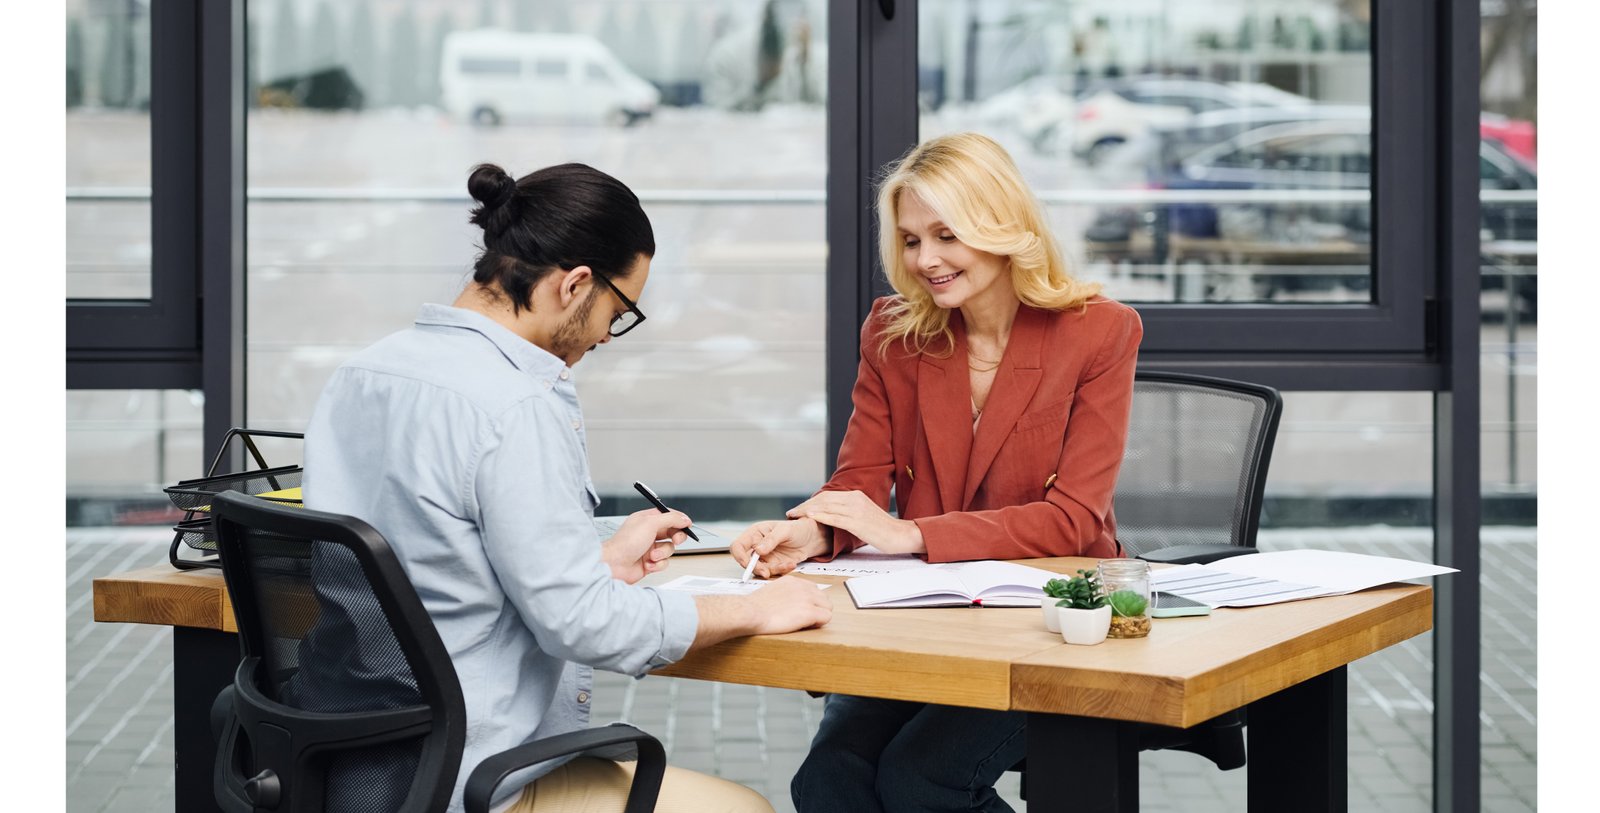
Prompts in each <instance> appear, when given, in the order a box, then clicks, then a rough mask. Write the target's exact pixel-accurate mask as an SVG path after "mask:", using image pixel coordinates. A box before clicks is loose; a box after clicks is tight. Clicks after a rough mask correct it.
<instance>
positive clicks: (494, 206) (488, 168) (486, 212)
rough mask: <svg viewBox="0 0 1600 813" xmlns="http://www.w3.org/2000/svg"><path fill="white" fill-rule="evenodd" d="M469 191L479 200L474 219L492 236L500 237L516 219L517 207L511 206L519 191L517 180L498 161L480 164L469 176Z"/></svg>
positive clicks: (472, 219) (473, 215) (485, 232)
mask: <svg viewBox="0 0 1600 813" xmlns="http://www.w3.org/2000/svg"><path fill="white" fill-rule="evenodd" d="M467 193H468V194H470V195H472V199H473V200H476V201H478V203H479V206H478V208H476V209H473V210H472V217H471V223H472V224H473V225H475V226H479V227H481V228H482V229H483V231H484V234H485V235H487V236H489V237H490V238H493V237H497V236H499V235H500V233H501V232H504V231H505V230H506V227H508V226H510V225H511V223H512V222H513V221H514V220H515V219H516V212H515V211H513V210H514V209H516V208H517V207H515V206H509V205H507V204H509V203H511V201H512V200H513V199H515V198H516V195H517V181H516V179H515V178H512V177H511V176H510V175H509V174H508V173H507V172H506V171H505V170H504V169H501V168H500V167H499V166H497V165H495V164H479V165H477V166H475V167H473V168H472V174H471V175H470V176H468V177H467Z"/></svg>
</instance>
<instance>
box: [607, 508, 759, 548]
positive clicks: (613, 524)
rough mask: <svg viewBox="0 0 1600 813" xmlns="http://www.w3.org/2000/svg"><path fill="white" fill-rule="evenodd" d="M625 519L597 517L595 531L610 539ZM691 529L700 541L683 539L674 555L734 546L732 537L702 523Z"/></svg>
mask: <svg viewBox="0 0 1600 813" xmlns="http://www.w3.org/2000/svg"><path fill="white" fill-rule="evenodd" d="M625 519H627V517H625V516H612V517H595V518H594V531H595V533H597V534H599V535H600V538H601V539H610V538H611V537H612V536H615V535H616V533H617V529H618V528H621V527H622V521H623V520H625ZM689 530H691V531H694V535H695V536H698V537H700V541H698V542H696V541H695V540H693V539H685V540H683V544H682V545H679V546H678V550H677V552H676V553H674V554H673V555H674V556H682V555H684V554H686V553H727V552H728V549H729V548H730V547H732V546H733V540H732V539H729V538H728V537H725V536H722V535H720V534H718V533H717V532H716V531H712V530H710V529H708V528H705V527H702V526H700V525H690V526H689Z"/></svg>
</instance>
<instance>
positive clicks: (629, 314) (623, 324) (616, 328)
mask: <svg viewBox="0 0 1600 813" xmlns="http://www.w3.org/2000/svg"><path fill="white" fill-rule="evenodd" d="M594 276H595V277H596V278H597V279H599V280H600V281H601V282H603V283H605V284H606V287H607V288H610V289H611V293H614V294H616V295H617V299H620V300H622V304H623V305H626V306H627V308H628V309H627V310H625V311H623V312H622V313H619V314H617V315H616V316H613V317H611V335H612V336H613V337H616V336H621V335H622V334H624V333H627V332H628V331H630V330H633V329H634V328H636V327H638V326H639V323H640V322H643V321H644V311H642V310H639V306H638V305H635V304H633V300H631V299H629V298H628V295H627V294H625V293H623V292H622V289H620V288H618V287H617V285H616V283H614V282H612V281H611V280H609V279H606V277H605V275H604V274H600V273H595V274H594Z"/></svg>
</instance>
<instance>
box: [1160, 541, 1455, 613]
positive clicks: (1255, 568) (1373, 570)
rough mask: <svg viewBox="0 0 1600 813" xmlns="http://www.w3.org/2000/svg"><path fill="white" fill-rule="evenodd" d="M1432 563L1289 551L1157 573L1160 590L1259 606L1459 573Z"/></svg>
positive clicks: (1216, 604) (1218, 604) (1226, 603)
mask: <svg viewBox="0 0 1600 813" xmlns="http://www.w3.org/2000/svg"><path fill="white" fill-rule="evenodd" d="M1455 572H1456V569H1455V568H1451V567H1441V566H1439V565H1435V564H1430V563H1427V562H1413V561H1409V560H1406V559H1392V558H1389V557H1387V556H1369V555H1366V554H1362V553H1345V552H1343V551H1328V550H1287V551H1277V552H1274V553H1257V554H1254V555H1250V556H1234V557H1231V558H1228V559H1224V560H1222V561H1220V562H1216V563H1213V564H1209V565H1184V566H1182V567H1169V568H1162V569H1159V570H1155V571H1152V574H1151V579H1150V580H1151V583H1152V585H1153V586H1154V587H1155V589H1157V590H1160V591H1162V592H1166V593H1172V594H1174V595H1178V596H1183V597H1184V598H1189V599H1194V600H1195V601H1199V602H1203V603H1205V604H1209V605H1211V606H1212V607H1257V606H1260V605H1263V604H1277V603H1278V602H1282V601H1296V600H1299V599H1303V598H1318V597H1320V596H1342V595H1344V594H1346V593H1354V592H1356V591H1357V590H1365V589H1367V588H1369V587H1377V586H1379V585H1383V584H1389V583H1390V582H1398V581H1405V580H1407V579H1420V578H1424V577H1428V576H1439V575H1443V574H1445V573H1455Z"/></svg>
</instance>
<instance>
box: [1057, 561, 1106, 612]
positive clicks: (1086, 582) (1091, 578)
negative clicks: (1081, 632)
mask: <svg viewBox="0 0 1600 813" xmlns="http://www.w3.org/2000/svg"><path fill="white" fill-rule="evenodd" d="M1044 594H1045V596H1047V597H1049V598H1053V599H1058V600H1057V601H1056V606H1057V607H1070V608H1072V609H1074V610H1096V609H1099V608H1101V607H1104V606H1106V597H1105V595H1104V594H1103V592H1102V591H1101V589H1100V576H1099V574H1096V573H1094V572H1093V571H1089V570H1079V571H1078V575H1076V576H1073V577H1072V578H1070V579H1051V580H1050V581H1047V582H1045V583H1044Z"/></svg>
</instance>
